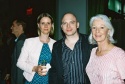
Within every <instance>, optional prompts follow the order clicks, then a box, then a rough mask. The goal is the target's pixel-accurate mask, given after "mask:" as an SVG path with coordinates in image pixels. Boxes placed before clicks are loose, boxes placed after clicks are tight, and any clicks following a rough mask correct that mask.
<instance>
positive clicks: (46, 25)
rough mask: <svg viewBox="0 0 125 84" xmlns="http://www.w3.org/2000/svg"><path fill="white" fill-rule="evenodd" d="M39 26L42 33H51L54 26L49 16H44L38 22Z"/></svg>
mask: <svg viewBox="0 0 125 84" xmlns="http://www.w3.org/2000/svg"><path fill="white" fill-rule="evenodd" d="M38 28H40V30H41V34H47V35H48V34H49V33H50V31H51V28H52V23H51V19H50V18H49V17H43V18H41V20H40V23H38Z"/></svg>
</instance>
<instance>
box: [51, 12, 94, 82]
mask: <svg viewBox="0 0 125 84" xmlns="http://www.w3.org/2000/svg"><path fill="white" fill-rule="evenodd" d="M61 27H62V31H63V32H64V35H65V36H64V38H62V39H61V40H59V41H57V42H56V43H55V44H54V45H53V50H52V60H51V63H50V64H51V67H52V68H51V69H50V70H49V84H90V82H89V79H88V77H87V75H86V72H85V67H86V65H87V63H88V60H89V56H90V51H91V48H92V46H91V45H90V44H89V42H88V36H87V35H85V34H80V33H79V32H78V28H79V22H78V21H77V19H76V16H75V15H74V14H72V13H66V14H65V15H64V16H63V18H62V25H61Z"/></svg>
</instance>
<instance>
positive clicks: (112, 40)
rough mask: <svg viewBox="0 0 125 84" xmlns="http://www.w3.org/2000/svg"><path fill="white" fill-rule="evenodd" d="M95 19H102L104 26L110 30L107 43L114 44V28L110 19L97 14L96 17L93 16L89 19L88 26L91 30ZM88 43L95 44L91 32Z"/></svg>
mask: <svg viewBox="0 0 125 84" xmlns="http://www.w3.org/2000/svg"><path fill="white" fill-rule="evenodd" d="M96 19H102V20H103V21H104V24H105V26H106V27H107V28H108V29H109V30H110V33H109V41H110V42H111V43H116V41H115V40H114V39H113V34H114V28H113V26H112V24H111V21H110V19H109V18H108V17H107V16H106V15H103V14H97V15H96V16H93V17H91V19H90V22H89V25H90V27H91V28H92V24H93V22H94V20H96ZM89 42H90V44H97V42H96V41H95V40H94V38H93V36H92V31H91V33H90V35H89Z"/></svg>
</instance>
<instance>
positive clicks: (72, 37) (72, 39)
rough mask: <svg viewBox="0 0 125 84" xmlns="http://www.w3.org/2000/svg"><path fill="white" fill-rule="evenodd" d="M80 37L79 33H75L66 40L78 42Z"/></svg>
mask: <svg viewBox="0 0 125 84" xmlns="http://www.w3.org/2000/svg"><path fill="white" fill-rule="evenodd" d="M78 39H79V35H78V33H75V34H74V35H71V36H66V41H68V42H70V43H76V42H77V41H78Z"/></svg>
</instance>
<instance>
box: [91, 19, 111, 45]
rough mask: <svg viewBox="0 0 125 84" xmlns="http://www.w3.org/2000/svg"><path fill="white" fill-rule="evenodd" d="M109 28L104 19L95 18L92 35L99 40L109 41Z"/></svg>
mask: <svg viewBox="0 0 125 84" xmlns="http://www.w3.org/2000/svg"><path fill="white" fill-rule="evenodd" d="M108 32H109V29H108V28H106V26H105V23H104V21H103V20H102V19H95V20H94V21H93V24H92V36H93V38H94V39H95V40H96V41H97V43H98V42H104V41H108Z"/></svg>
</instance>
